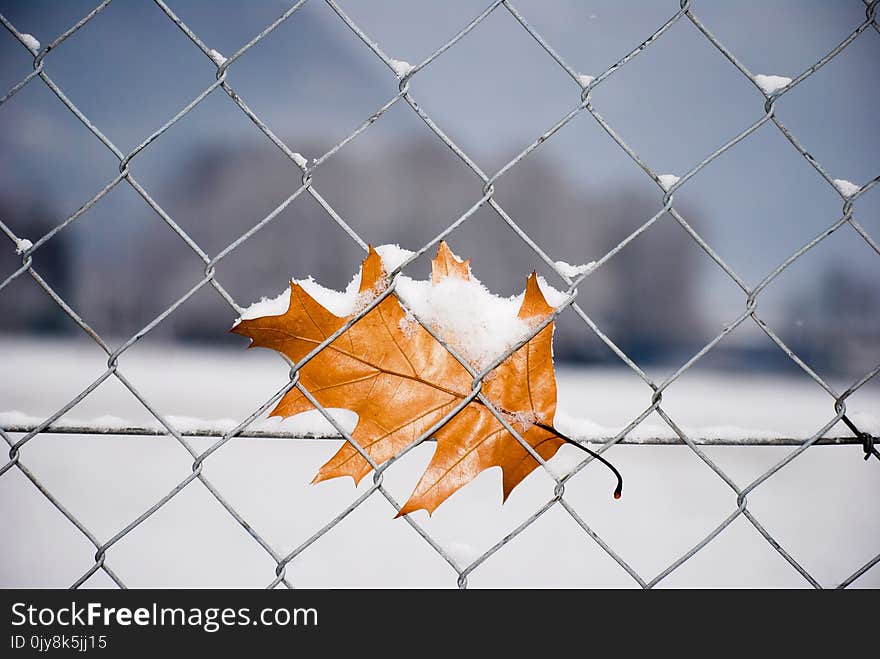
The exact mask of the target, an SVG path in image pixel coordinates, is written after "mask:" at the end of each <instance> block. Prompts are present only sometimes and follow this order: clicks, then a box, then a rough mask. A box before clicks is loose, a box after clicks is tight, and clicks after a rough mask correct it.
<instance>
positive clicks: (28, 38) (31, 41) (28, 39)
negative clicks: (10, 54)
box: [21, 34, 40, 50]
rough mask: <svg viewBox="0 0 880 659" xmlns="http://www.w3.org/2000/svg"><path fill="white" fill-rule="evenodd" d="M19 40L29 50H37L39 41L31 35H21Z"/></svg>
mask: <svg viewBox="0 0 880 659" xmlns="http://www.w3.org/2000/svg"><path fill="white" fill-rule="evenodd" d="M21 40H22V41H24V44H25V45H26V46H27V47H28V48H30V49H31V50H39V49H40V42H39V40H38V39H37V38H36V37H35V36H34V35H32V34H22V35H21Z"/></svg>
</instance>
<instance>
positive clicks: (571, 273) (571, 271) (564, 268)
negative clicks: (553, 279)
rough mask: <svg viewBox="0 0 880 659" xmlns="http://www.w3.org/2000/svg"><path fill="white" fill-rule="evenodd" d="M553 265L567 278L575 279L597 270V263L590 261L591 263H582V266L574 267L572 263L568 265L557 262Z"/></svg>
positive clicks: (563, 262)
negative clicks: (594, 269)
mask: <svg viewBox="0 0 880 659" xmlns="http://www.w3.org/2000/svg"><path fill="white" fill-rule="evenodd" d="M553 265H555V266H556V269H557V270H558V271H559V272H560V273H561V274H563V275H565V276H566V277H571V278H574V277H577V276H578V275H582V274H584V273H585V272H589V271H590V270H592V269H593V268H595V267H596V262H595V261H590V262H589V263H582V264H581V265H572V264H571V263H566V262H565V261H556V263H554V264H553Z"/></svg>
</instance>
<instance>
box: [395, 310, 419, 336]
mask: <svg viewBox="0 0 880 659" xmlns="http://www.w3.org/2000/svg"><path fill="white" fill-rule="evenodd" d="M417 324H418V321H417V320H416V317H415V316H413V313H412V311H410V310H409V309H407V310H406V314H404V316H403V318H401V319H400V322H399V323H397V326H398V327H400V331H401V332H403V335H404V336H405V337H407V338H410V337H411V336H412V335H413V334H414V333H415V331H416V325H417Z"/></svg>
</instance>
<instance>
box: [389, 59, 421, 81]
mask: <svg viewBox="0 0 880 659" xmlns="http://www.w3.org/2000/svg"><path fill="white" fill-rule="evenodd" d="M391 66H392V67H393V68H394V73H396V74H397V77H398V78H402V77H403V76H405V75H406V74H407V73H409V72H410V71H412V70H413V69H414V68H415V67H414V66H413V65H412V64H410V63H409V62H407V61H406V60H402V59H392V60H391Z"/></svg>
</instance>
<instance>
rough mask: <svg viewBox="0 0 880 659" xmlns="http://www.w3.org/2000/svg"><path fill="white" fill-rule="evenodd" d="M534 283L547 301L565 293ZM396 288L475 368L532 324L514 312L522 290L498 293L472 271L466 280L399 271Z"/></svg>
mask: <svg viewBox="0 0 880 659" xmlns="http://www.w3.org/2000/svg"><path fill="white" fill-rule="evenodd" d="M538 286H539V287H540V289H541V292H542V293H543V294H544V297H545V298H546V299H547V302H548V303H549V304H550V305H552V306H559V304H561V303H562V302H563V301H565V300H566V299H567V298H568V296H567V295H566V294H565V293H563V292H561V291H557V290H556V289H555V288H553V287H552V286H550V285H549V284H548V283H547V282H546V281H545V280H544V279H543V278H542V277H539V278H538ZM397 293H398V295H400V298H401V300H403V302H404V304H405V305H406V306H407V307H409V308H410V309H412V311H413V312H414V313H415V315H416V316H418V317H419V318H420V319H421V320H422V321H424V322H425V323H426V324H427V325H428V326H429V327H431V329H433V330H434V331H435V332H437V334H438V335H439V336H440V337H441V338H442V339H443V340H444V341H446V342H448V343H449V344H450V345H451V346H452V347H453V348H455V350H456V351H457V352H458V353H459V354H461V356H462V357H464V358H465V359H467V360H468V361H469V362H470V363H471V364H473V365H474V366H475V367H476V368H480V369H482V368H484V367H486V366H488V365H489V364H490V363H491V362H492V361H493V360H494V359H495V358H496V357H498V355H500V354H501V353H503V352H505V351H507V350H509V349H510V348H512V347H513V346H514V345H516V343H518V342H519V341H521V340H522V339H523V338H524V337H525V336H526V335H527V334H529V332H530V331H531V330H532V328H533V324H532V323H530V322H529V321H528V319H522V318H519V317H518V316H517V314H518V313H519V308H520V306H522V300H523V293H520V294H519V295H514V296H511V297H507V298H505V297H500V296H498V295H495V294H493V293H492V292H490V291H489V290H488V289H487V288H486V287H485V286H483V284H482V283H480V280H479V279H477V278H476V277H474V276H473V275H471V279H470V280H463V279H454V278H448V279H443V280H442V281H440V282H438V283H437V284H432V282H431V281H429V280H417V279H410V278H409V277H400V279H398V282H397Z"/></svg>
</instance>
